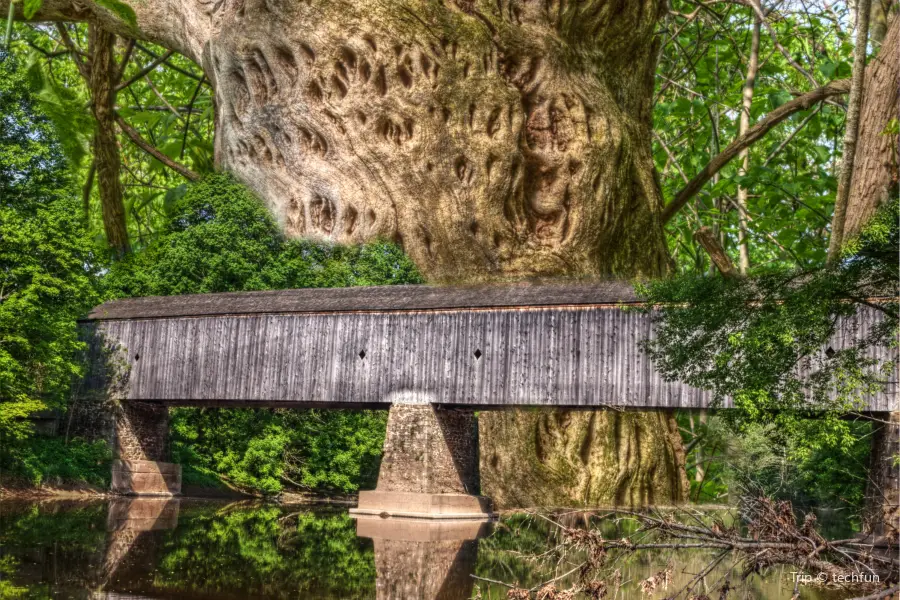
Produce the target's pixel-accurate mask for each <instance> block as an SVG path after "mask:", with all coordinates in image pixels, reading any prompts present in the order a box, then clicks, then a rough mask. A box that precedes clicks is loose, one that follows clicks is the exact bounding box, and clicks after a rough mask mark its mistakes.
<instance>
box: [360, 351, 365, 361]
mask: <svg viewBox="0 0 900 600" xmlns="http://www.w3.org/2000/svg"><path fill="white" fill-rule="evenodd" d="M365 358H366V351H365V350H360V351H359V359H360V360H365Z"/></svg>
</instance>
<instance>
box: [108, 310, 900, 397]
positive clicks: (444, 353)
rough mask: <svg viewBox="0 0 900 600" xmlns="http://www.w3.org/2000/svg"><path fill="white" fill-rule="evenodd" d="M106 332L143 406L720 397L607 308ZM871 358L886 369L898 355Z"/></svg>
mask: <svg viewBox="0 0 900 600" xmlns="http://www.w3.org/2000/svg"><path fill="white" fill-rule="evenodd" d="M132 308H133V307H132ZM115 314H117V315H122V314H124V313H123V312H121V311H120V312H115ZM881 317H882V315H881V313H880V312H879V311H877V310H873V309H870V308H866V307H863V308H862V309H861V310H860V311H859V313H858V314H857V315H855V316H854V317H851V318H848V319H844V320H843V321H842V322H841V325H840V330H839V332H838V334H837V335H836V336H835V338H834V340H832V342H830V345H831V346H832V347H834V348H836V349H837V348H840V347H844V346H846V345H849V344H852V343H853V342H854V341H856V340H858V339H860V337H861V336H863V335H865V334H866V333H867V332H868V331H869V329H870V328H871V327H872V326H873V325H874V324H875V323H877V322H878V321H879V320H880V319H881ZM96 325H97V328H98V330H99V331H101V332H102V333H103V335H104V336H105V337H106V339H107V341H108V342H111V343H114V344H117V345H119V346H120V347H121V348H122V349H123V350H124V352H125V356H126V359H127V362H128V364H129V365H130V367H131V372H130V377H129V387H128V391H127V396H128V398H129V399H131V400H143V401H162V402H167V403H172V404H205V403H210V404H227V403H229V402H234V403H251V404H252V403H256V404H257V405H265V404H269V405H273V404H278V405H279V406H284V405H290V404H291V403H296V404H297V405H304V406H308V405H323V403H325V404H328V403H331V404H332V405H337V404H339V405H342V406H343V405H368V404H372V405H375V404H379V403H384V402H385V401H386V399H388V398H389V397H390V396H391V395H392V394H402V393H403V392H408V391H411V390H415V391H418V392H424V393H426V394H430V397H431V398H432V401H434V402H439V403H445V404H457V405H468V406H476V407H481V408H492V407H493V408H499V407H504V406H565V407H600V406H604V405H605V406H630V407H645V408H653V407H658V408H665V407H668V408H677V407H682V408H686V407H705V406H708V405H709V403H710V401H711V397H710V395H709V394H708V393H706V392H703V391H700V390H697V389H694V388H690V387H688V386H685V385H683V384H681V383H678V382H668V381H664V380H663V379H662V378H661V377H660V375H659V374H658V373H657V372H656V371H655V369H654V368H653V365H652V363H651V361H650V360H649V358H648V357H647V356H646V355H644V354H643V353H642V352H641V350H640V343H641V341H642V340H644V339H647V338H648V337H649V336H652V335H653V331H652V323H651V319H650V316H649V315H647V314H645V313H641V312H638V311H634V310H623V308H622V307H621V306H615V305H608V304H595V305H591V304H588V305H583V306H572V305H562V306H547V307H518V308H493V309H481V310H450V309H441V310H419V311H412V310H402V311H364V312H358V311H339V312H333V311H325V312H319V313H313V312H298V313H283V312H279V313H276V314H271V313H261V312H258V313H250V314H240V315H239V314H230V313H223V314H218V315H196V316H175V317H166V318H130V319H120V318H118V317H117V318H115V319H98V320H96ZM822 350H823V352H824V350H825V348H823V349H822ZM360 352H364V353H365V355H364V356H360ZM869 353H870V355H871V356H877V357H880V358H882V359H884V358H889V357H890V356H891V354H890V353H894V355H895V354H896V350H891V349H887V348H872V349H870V350H869ZM138 355H139V356H140V358H139V359H138V358H137V357H138ZM894 358H895V359H896V356H894ZM801 368H802V369H806V370H807V371H808V370H809V369H810V368H811V367H810V365H801ZM894 377H895V378H894V380H893V381H892V382H891V384H890V386H889V389H888V391H887V393H884V394H881V395H879V396H877V397H873V398H869V399H868V402H869V405H868V407H869V409H870V410H878V411H886V410H897V399H896V391H897V385H896V376H894Z"/></svg>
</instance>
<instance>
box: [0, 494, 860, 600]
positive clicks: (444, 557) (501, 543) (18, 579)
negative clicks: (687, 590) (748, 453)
mask: <svg viewBox="0 0 900 600" xmlns="http://www.w3.org/2000/svg"><path fill="white" fill-rule="evenodd" d="M565 518H567V519H569V522H570V523H569V524H570V525H575V526H579V525H584V526H598V527H602V528H604V529H603V535H604V537H606V538H607V539H619V538H621V537H627V536H629V535H631V534H633V533H634V529H635V527H636V525H635V524H634V522H633V521H629V520H628V519H626V518H623V519H620V520H615V519H604V520H603V521H602V522H599V521H593V520H592V519H591V518H590V517H586V516H585V515H580V514H579V515H568V516H567V517H565ZM557 540H558V532H557V531H556V529H555V527H553V526H552V525H550V524H549V523H548V522H546V521H545V520H543V519H541V518H537V517H534V516H531V515H526V514H511V515H506V516H504V517H503V518H502V519H501V520H500V521H499V522H497V523H495V524H480V523H465V522H463V523H450V524H448V523H444V524H429V523H422V522H416V521H394V520H382V519H368V520H361V521H359V522H357V521H355V520H354V519H353V518H351V516H350V515H349V514H348V512H347V510H346V509H345V508H335V507H326V506H309V505H304V506H279V505H272V504H261V503H249V502H230V503H229V502H222V501H209V500H191V499H186V498H183V499H135V500H111V501H110V500H106V501H44V502H36V501H4V502H0V598H71V599H82V598H84V599H87V598H91V599H94V598H110V599H112V598H208V599H217V600H218V599H238V598H254V599H256V598H259V599H269V598H272V599H282V598H323V599H331V598H342V599H343V598H349V599H355V598H377V599H379V600H382V599H383V600H388V599H390V600H394V599H397V600H407V599H409V600H416V599H423V600H425V599H427V600H432V599H434V600H437V599H441V600H456V599H464V598H473V597H480V598H483V599H488V598H490V599H502V598H506V596H507V588H506V587H505V586H504V585H502V584H501V583H491V582H490V581H488V580H493V581H495V582H503V583H507V584H518V585H520V586H522V587H531V586H536V585H538V584H540V583H542V582H545V581H547V580H550V579H552V578H554V577H558V576H560V575H564V574H565V573H566V572H568V571H569V570H571V569H572V568H573V567H574V566H575V565H577V564H578V563H579V562H580V556H578V555H577V553H569V554H561V553H559V552H554V551H552V550H551V549H552V548H554V546H556V542H557ZM736 558H737V557H732V556H730V555H726V556H724V557H720V556H719V555H718V553H717V551H714V550H696V549H691V550H658V551H642V552H638V553H633V554H630V555H628V556H625V555H617V556H611V557H610V569H609V576H608V577H607V578H606V581H607V582H608V583H609V584H610V588H609V593H608V595H607V596H606V598H610V599H612V598H615V599H616V600H618V599H631V598H634V599H641V600H644V599H649V598H664V597H668V596H671V595H672V594H674V593H675V592H677V591H678V590H679V589H681V588H683V587H684V586H685V585H686V584H688V583H689V582H691V581H692V580H695V579H696V576H697V574H698V573H700V572H702V571H704V570H705V569H706V567H707V566H708V565H710V563H711V561H714V560H716V559H720V560H719V562H718V563H717V566H716V567H715V568H713V569H712V570H710V571H709V573H708V574H707V575H706V576H705V577H703V578H700V579H696V581H697V587H696V588H695V589H694V591H693V593H695V594H698V595H699V594H702V593H706V594H708V595H709V596H710V597H711V598H718V597H719V595H720V591H721V587H722V585H723V584H724V582H725V581H726V580H727V581H728V585H729V586H730V587H732V588H733V589H732V591H731V592H730V593H729V595H728V598H741V599H751V598H752V599H756V598H790V597H791V595H792V593H793V589H794V583H793V581H792V577H793V575H792V574H791V571H793V569H790V568H788V567H785V568H778V569H774V570H772V571H770V572H768V573H765V574H754V575H751V576H749V577H746V578H744V577H742V573H741V571H740V566H739V565H737V564H736ZM667 566H671V579H670V581H669V582H668V586H662V585H661V586H660V587H658V588H657V589H656V590H655V591H654V592H653V593H651V594H643V593H642V592H641V590H640V587H639V582H640V581H642V580H645V579H646V578H648V577H650V576H652V575H654V574H655V573H657V572H659V571H661V570H664V569H666V568H667ZM613 569H618V572H619V574H620V579H619V580H620V581H621V585H620V586H619V587H615V586H614V585H613V583H614V579H613V576H612V573H613ZM576 577H577V573H576V574H572V575H569V576H565V577H562V578H561V579H560V580H559V581H557V582H556V585H557V586H559V587H560V588H565V587H567V586H568V585H571V584H573V583H574V582H575V581H576ZM853 595H856V594H854V593H853V592H852V590H843V591H840V590H829V589H822V588H820V587H818V586H816V585H812V584H810V585H801V586H800V597H801V598H803V599H804V600H838V599H842V598H847V597H851V596H853ZM686 596H687V594H682V595H681V596H680V597H686Z"/></svg>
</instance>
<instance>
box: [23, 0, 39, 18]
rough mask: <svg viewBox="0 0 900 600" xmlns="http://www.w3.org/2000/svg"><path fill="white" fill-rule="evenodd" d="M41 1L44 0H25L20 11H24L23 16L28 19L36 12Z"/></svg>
mask: <svg viewBox="0 0 900 600" xmlns="http://www.w3.org/2000/svg"><path fill="white" fill-rule="evenodd" d="M43 3H44V0H25V2H24V4H23V5H22V12H24V13H25V18H26V19H30V18H32V17H33V16H34V15H35V14H37V11H38V10H40V8H41V5H42V4H43Z"/></svg>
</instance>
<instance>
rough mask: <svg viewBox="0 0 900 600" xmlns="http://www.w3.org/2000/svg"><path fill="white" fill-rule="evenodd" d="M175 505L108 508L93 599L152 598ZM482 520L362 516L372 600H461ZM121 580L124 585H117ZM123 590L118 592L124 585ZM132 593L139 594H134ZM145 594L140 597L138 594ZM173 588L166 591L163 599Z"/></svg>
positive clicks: (125, 503)
mask: <svg viewBox="0 0 900 600" xmlns="http://www.w3.org/2000/svg"><path fill="white" fill-rule="evenodd" d="M179 510H180V500H179V499H178V498H171V497H168V498H167V497H158V498H148V497H135V498H119V499H115V500H113V501H111V502H110V504H109V513H108V516H107V522H106V525H107V531H108V539H107V545H106V551H105V556H104V559H103V564H102V569H101V570H100V576H99V577H98V579H99V582H98V585H97V589H96V590H95V592H94V593H93V597H94V598H98V599H99V598H105V599H115V600H125V599H135V600H136V599H141V598H151V597H153V591H152V590H153V587H154V586H153V584H152V582H151V581H148V579H147V578H148V575H149V571H152V570H153V569H154V567H155V565H156V564H157V563H158V560H157V559H158V558H159V557H158V556H157V554H158V553H159V551H160V543H159V542H160V538H159V536H157V535H154V532H160V531H164V530H171V529H175V528H176V527H177V526H178V513H179ZM491 527H492V525H491V523H488V522H484V521H463V520H453V521H435V520H422V519H382V518H379V517H365V516H360V517H359V518H358V520H357V535H358V536H359V537H363V538H371V539H372V541H373V543H374V548H375V570H376V574H377V580H376V590H377V592H376V598H377V599H378V600H464V599H466V598H469V597H471V594H472V589H473V583H474V580H473V579H472V577H471V576H470V575H471V574H472V573H473V572H474V570H475V563H476V560H477V558H478V538H481V537H484V536H485V535H488V534H489V533H490V531H491ZM123 582H127V583H123ZM123 585H124V586H126V587H128V588H129V589H127V590H126V589H121V587H122V586H123ZM132 590H141V592H140V593H139V594H134V593H132V592H131V591H132ZM141 594H143V595H141ZM171 594H172V590H167V591H166V595H167V597H169V596H171Z"/></svg>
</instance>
